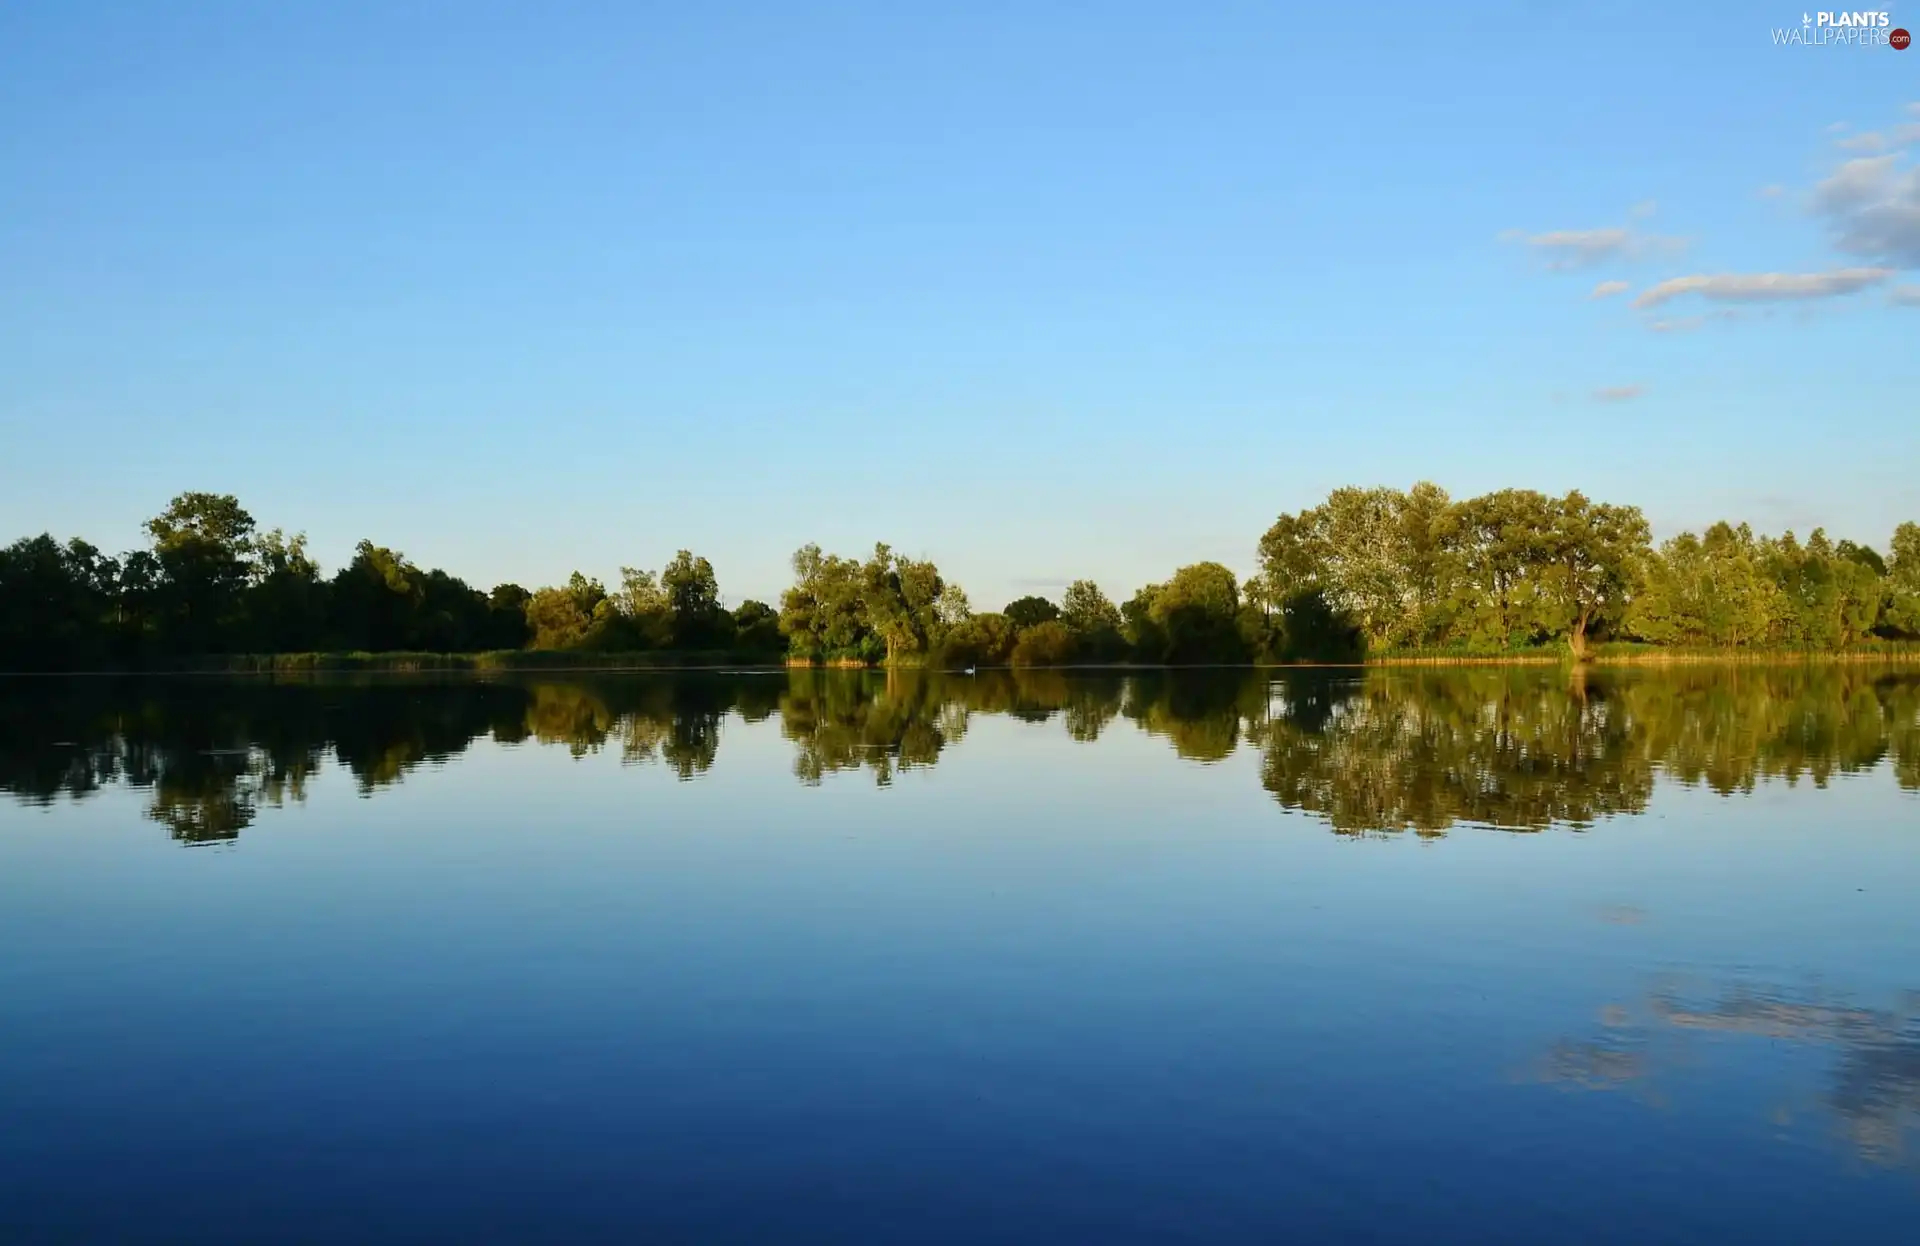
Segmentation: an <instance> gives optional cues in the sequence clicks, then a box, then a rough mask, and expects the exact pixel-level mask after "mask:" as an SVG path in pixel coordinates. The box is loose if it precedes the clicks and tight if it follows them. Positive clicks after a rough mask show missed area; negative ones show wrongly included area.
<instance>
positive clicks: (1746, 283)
mask: <svg viewBox="0 0 1920 1246" xmlns="http://www.w3.org/2000/svg"><path fill="white" fill-rule="evenodd" d="M1893 271H1894V270H1893V269H1891V268H1840V269H1835V270H1833V271H1832V272H1824V273H1713V274H1707V273H1699V274H1695V275H1692V276H1687V277H1669V278H1667V279H1666V280H1665V281H1662V282H1660V283H1659V284H1658V285H1655V286H1650V287H1648V288H1647V289H1645V290H1642V291H1641V292H1640V295H1639V297H1638V298H1636V299H1634V300H1633V305H1634V306H1635V307H1639V308H1647V307H1659V306H1660V305H1661V304H1663V303H1668V302H1671V301H1673V300H1674V299H1677V298H1681V297H1683V296H1685V295H1689V294H1697V295H1699V296H1700V297H1701V298H1703V299H1706V300H1708V301H1709V302H1714V303H1770V302H1775V301H1779V300H1783V299H1824V298H1835V297H1838V296H1840V295H1843V294H1852V293H1854V292H1855V291H1858V290H1864V289H1866V288H1867V287H1868V286H1873V285H1878V284H1879V283H1881V282H1883V281H1885V280H1886V279H1887V278H1888V277H1891V276H1892V275H1893Z"/></svg>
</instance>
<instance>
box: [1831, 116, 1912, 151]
mask: <svg viewBox="0 0 1920 1246" xmlns="http://www.w3.org/2000/svg"><path fill="white" fill-rule="evenodd" d="M1914 143H1920V121H1905V122H1902V123H1901V124H1899V125H1896V126H1889V127H1888V128H1887V129H1884V130H1864V131H1862V132H1861V133H1859V134H1855V135H1853V136H1852V137H1851V138H1843V139H1841V140H1840V141H1839V142H1837V143H1835V144H1834V146H1836V147H1839V148H1843V149H1844V150H1846V151H1896V150H1898V149H1900V148H1902V147H1907V146H1911V145H1912V144H1914Z"/></svg>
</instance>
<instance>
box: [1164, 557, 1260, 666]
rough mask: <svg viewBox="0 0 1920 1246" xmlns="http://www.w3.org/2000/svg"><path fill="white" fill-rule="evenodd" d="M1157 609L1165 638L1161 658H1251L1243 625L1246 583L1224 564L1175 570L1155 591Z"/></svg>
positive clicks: (1178, 660) (1191, 660)
mask: <svg viewBox="0 0 1920 1246" xmlns="http://www.w3.org/2000/svg"><path fill="white" fill-rule="evenodd" d="M1151 612H1152V617H1153V620H1154V622H1156V623H1158V624H1159V627H1160V630H1161V634H1162V635H1163V637H1164V644H1165V649H1164V651H1163V657H1162V659H1161V660H1163V661H1166V662H1174V663H1203V662H1240V661H1245V660H1246V657H1247V654H1246V651H1245V648H1244V645H1243V642H1242V640H1241V637H1240V627H1239V620H1240V587H1239V584H1238V583H1237V581H1236V580H1235V578H1234V574H1233V572H1231V571H1229V570H1228V569H1227V568H1226V567H1224V566H1222V565H1220V564H1219V563H1217V562H1200V563H1194V564H1192V565H1191V566H1186V567H1182V568H1180V569H1179V570H1178V571H1176V572H1174V573H1173V578H1172V579H1170V580H1168V581H1167V582H1166V584H1165V585H1163V586H1162V587H1161V589H1160V591H1159V593H1158V594H1157V595H1156V596H1155V598H1154V601H1153V605H1152V611H1151Z"/></svg>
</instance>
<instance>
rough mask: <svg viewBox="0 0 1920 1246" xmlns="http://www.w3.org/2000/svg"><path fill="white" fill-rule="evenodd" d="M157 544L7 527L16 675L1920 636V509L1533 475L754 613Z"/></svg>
mask: <svg viewBox="0 0 1920 1246" xmlns="http://www.w3.org/2000/svg"><path fill="white" fill-rule="evenodd" d="M145 532H146V536H147V538H148V541H147V545H146V546H145V547H144V548H140V549H135V550H132V551H130V552H127V553H125V554H123V555H120V556H118V557H114V556H109V555H107V554H105V553H103V552H102V551H100V550H99V549H97V548H95V547H94V546H92V545H90V544H88V543H87V542H85V541H82V540H78V539H75V540H70V541H67V542H65V543H64V544H63V543H61V542H59V541H57V540H55V539H54V538H53V537H52V536H51V535H46V534H43V535H41V536H38V537H31V538H25V539H22V540H19V541H16V542H15V543H14V544H12V545H10V546H7V547H6V548H5V549H0V669H53V670H59V669H88V668H99V667H139V666H143V665H147V664H151V663H155V662H162V661H165V660H167V659H169V658H178V657H183V656H192V655H219V654H239V653H260V654H289V653H309V652H316V651H334V652H343V651H345V652H370V653H382V652H408V651H412V652H429V653H474V652H482V651H498V650H542V651H556V650H558V651H568V650H572V651H583V652H587V653H603V654H611V653H640V652H648V651H658V652H663V653H680V654H687V653H701V654H711V655H723V656H726V657H728V658H729V659H732V660H759V661H775V660H780V659H783V658H784V659H786V660H789V661H798V662H808V663H816V664H833V663H842V664H849V665H871V664H882V663H884V664H888V665H908V664H913V665H937V666H953V667H983V666H986V667H991V666H1025V667H1041V666H1056V665H1068V664H1074V663H1088V664H1104V663H1143V664H1170V665H1182V664H1234V663H1247V662H1286V661H1352V660H1356V659H1359V658H1363V657H1365V656H1368V655H1379V654H1382V653H1390V652H1395V651H1411V650H1420V651H1435V652H1440V653H1446V652H1455V653H1472V654H1496V653H1511V652H1518V651H1527V650H1538V649H1541V648H1544V647H1552V648H1557V649H1564V650H1570V651H1571V652H1572V653H1573V654H1574V655H1575V656H1584V655H1585V654H1586V653H1587V652H1588V651H1589V650H1590V649H1591V647H1592V646H1593V645H1594V644H1596V643H1599V642H1603V641H1630V642H1638V643H1642V644H1648V645H1664V646H1699V647H1712V648H1754V649H1760V648H1797V649H1813V650H1837V649H1845V648H1848V647H1850V646H1855V645H1859V644H1861V643H1863V642H1871V641H1875V640H1895V641H1899V640H1914V639H1920V525H1916V524H1914V523H1903V524H1901V525H1900V526H1899V527H1898V528H1896V529H1895V531H1894V533H1893V535H1892V539H1891V541H1890V542H1889V544H1888V546H1887V552H1886V554H1885V555H1884V556H1883V555H1882V554H1881V553H1880V552H1879V551H1877V550H1875V549H1873V548H1871V547H1869V546H1865V545H1856V544H1854V543H1853V542H1851V541H1845V540H1842V541H1837V542H1835V541H1831V540H1829V539H1828V537H1827V536H1826V534H1825V533H1824V532H1823V531H1820V530H1818V529H1816V530H1815V531H1814V532H1813V533H1812V534H1811V535H1810V536H1809V537H1808V538H1807V539H1806V540H1805V541H1801V540H1800V539H1799V538H1797V537H1796V536H1795V535H1794V534H1793V533H1792V532H1787V533H1785V534H1783V535H1781V536H1778V537H1771V536H1756V535H1755V533H1754V532H1753V530H1752V529H1751V528H1750V527H1749V526H1747V525H1746V524H1740V525H1737V526H1735V525H1733V524H1729V523H1719V524H1715V525H1713V526H1712V527H1711V528H1708V529H1707V530H1706V531H1705V533H1703V534H1694V533H1683V534H1681V535H1679V536H1677V537H1674V538H1672V539H1671V540H1668V541H1665V542H1663V543H1661V544H1660V545H1658V546H1655V545H1654V544H1653V542H1652V539H1651V534H1650V530H1649V528H1648V525H1647V522H1646V519H1645V518H1644V517H1643V516H1642V514H1641V513H1640V511H1639V509H1638V508H1636V507H1632V506H1617V505H1611V504H1607V503H1596V502H1593V501H1590V500H1589V499H1588V498H1586V497H1585V496H1584V495H1583V494H1581V493H1578V492H1573V493H1569V494H1567V495H1565V496H1564V497H1558V498H1556V497H1550V496H1548V495H1545V494H1542V493H1538V492H1534V491H1531V490H1524V489H1506V490H1500V491H1497V492H1494V493H1488V494H1485V495H1482V496H1480V497H1474V498H1468V499H1464V500H1458V501H1456V500H1454V499H1452V498H1450V497H1449V496H1448V495H1447V493H1446V492H1445V490H1443V489H1441V488H1439V487H1438V486H1436V485H1432V484H1427V483H1422V484H1417V485H1415V486H1414V487H1413V488H1411V489H1407V490H1399V489H1390V488H1343V489H1336V490H1335V491H1334V492H1333V493H1332V494H1331V495H1329V496H1328V498H1327V499H1326V500H1325V501H1324V502H1323V503H1321V504H1320V505H1318V506H1315V507H1312V508H1309V509H1306V510H1302V511H1300V512H1298V513H1295V514H1283V515H1281V516H1280V517H1279V518H1278V519H1277V520H1276V521H1275V522H1274V524H1273V526H1272V527H1270V528H1269V529H1268V530H1267V531H1266V533H1265V534H1264V535H1262V536H1261V538H1260V540H1259V542H1258V544H1257V547H1256V555H1257V562H1258V570H1257V571H1256V573H1255V574H1253V575H1252V576H1250V577H1248V578H1247V579H1245V580H1244V581H1242V580H1241V579H1240V578H1238V577H1237V576H1236V575H1235V574H1234V572H1233V571H1231V570H1230V569H1229V568H1227V567H1226V566H1224V565H1222V564H1220V563H1218V562H1199V563H1194V564H1191V565H1189V566H1185V567H1181V568H1179V569H1178V570H1176V571H1175V572H1174V573H1173V574H1172V575H1171V576H1169V577H1168V578H1167V579H1166V580H1164V581H1161V582H1158V583H1154V584H1148V585H1145V586H1143V587H1141V588H1139V589H1138V590H1136V591H1135V592H1134V593H1133V595H1132V596H1131V597H1129V598H1127V599H1126V600H1125V601H1123V602H1120V603H1118V604H1116V603H1115V602H1113V601H1112V600H1111V599H1110V598H1108V597H1107V595H1106V594H1105V593H1104V592H1103V591H1102V590H1101V589H1100V587H1099V586H1098V585H1097V584H1095V583H1094V582H1093V581H1091V580H1087V579H1081V580H1075V581H1074V582H1073V583H1071V584H1070V585H1068V586H1067V588H1066V590H1065V591H1064V592H1063V593H1062V594H1061V595H1060V597H1059V600H1058V601H1055V600H1053V599H1051V598H1047V597H1043V596H1038V595H1032V596H1025V597H1021V598H1019V599H1017V600H1015V601H1012V602H1009V603H1007V604H1006V606H1005V607H1004V608H1003V609H1001V610H998V611H975V610H974V609H973V608H972V606H971V604H970V603H969V602H968V600H967V596H966V594H965V592H964V591H963V590H962V589H961V588H960V587H959V586H958V585H956V584H954V583H952V582H951V581H949V580H947V579H946V578H945V577H944V576H943V575H942V574H941V572H940V570H939V568H938V567H937V566H936V565H935V564H934V563H933V562H931V561H928V560H922V559H916V558H912V557H909V556H907V555H904V554H901V553H899V552H897V551H895V550H894V549H892V548H891V547H889V546H888V545H886V544H884V543H882V544H877V545H876V546H875V547H874V549H873V552H872V554H871V555H869V556H867V557H865V558H859V557H846V556H842V555H837V554H830V553H826V552H824V551H822V550H821V548H820V547H819V546H818V545H812V544H809V545H806V546H803V547H802V548H801V549H800V550H799V551H797V552H796V553H795V554H794V556H793V560H792V567H793V582H792V584H791V585H790V586H789V587H788V588H787V589H786V590H785V592H784V593H783V594H782V596H781V600H780V604H779V607H778V609H775V608H774V607H773V606H771V605H769V604H767V603H764V602H759V601H751V600H750V601H745V602H742V603H741V604H740V605H738V606H736V607H733V608H731V609H729V608H728V607H727V606H726V605H725V604H724V602H723V600H722V598H721V594H720V586H719V580H718V577H717V576H716V575H715V572H714V569H713V566H712V564H711V563H709V562H708V561H707V560H706V559H705V558H701V557H697V556H695V555H694V554H693V553H691V552H690V551H687V550H681V551H680V552H679V553H677V554H676V555H675V556H674V558H673V559H672V560H671V561H669V562H668V563H667V564H666V566H664V567H663V568H661V569H660V570H659V571H658V572H654V571H651V570H644V569H640V568H633V567H626V568H622V570H621V576H620V580H619V582H618V583H616V584H614V585H613V586H612V587H611V588H609V587H608V586H607V585H606V584H604V583H603V582H601V581H600V580H598V579H595V578H592V577H589V576H586V575H583V574H582V573H580V572H578V571H576V572H574V573H573V574H572V575H571V576H570V577H569V578H568V579H567V581H566V582H564V583H561V584H556V585H551V586H547V587H543V588H539V589H535V590H532V591H529V590H527V589H525V588H522V587H521V586H519V585H517V584H499V585H495V586H494V587H493V588H492V589H490V590H485V591H483V590H481V589H479V588H477V587H474V586H473V585H470V584H469V583H467V582H466V581H465V580H463V579H461V578H459V577H458V576H455V575H453V574H451V573H449V572H446V571H442V570H439V569H432V570H423V569H422V568H420V567H418V566H415V565H414V564H413V563H412V562H410V561H409V560H408V559H407V558H406V557H405V555H403V554H401V553H400V552H399V551H397V550H393V549H390V548H387V547H385V546H380V545H376V544H374V543H373V542H372V541H362V542H360V544H359V545H358V547H357V548H356V549H355V551H354V555H353V558H352V559H351V560H350V561H349V562H348V563H347V565H346V566H344V567H342V568H340V569H339V570H338V571H337V572H335V573H334V574H333V575H331V576H326V575H323V574H322V571H321V568H320V567H319V565H318V563H317V562H316V561H315V560H314V559H313V558H312V557H311V555H310V554H309V553H308V550H307V542H306V539H305V537H304V536H302V535H294V536H288V535H286V534H285V533H284V532H282V531H281V530H280V529H277V528H276V529H272V530H269V531H261V530H260V529H259V528H258V525H257V524H256V523H255V521H254V519H253V516H252V515H250V514H249V513H248V512H247V511H246V510H245V509H244V508H243V507H242V506H241V505H240V503H239V501H238V499H236V498H234V497H233V496H231V495H225V494H211V493H184V494H181V495H180V496H178V497H176V498H175V499H173V501H172V502H171V503H170V504H169V505H168V507H167V508H166V510H165V511H164V512H162V513H161V514H160V515H157V516H155V517H154V518H153V519H151V520H149V521H147V523H146V525H145Z"/></svg>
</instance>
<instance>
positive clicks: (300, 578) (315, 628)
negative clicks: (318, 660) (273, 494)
mask: <svg viewBox="0 0 1920 1246" xmlns="http://www.w3.org/2000/svg"><path fill="white" fill-rule="evenodd" d="M326 593H327V586H326V584H325V583H324V582H323V581H322V580H321V579H320V564H319V563H317V562H315V561H314V560H313V559H312V558H311V557H310V556H309V555H308V554H307V537H306V534H305V533H297V534H295V535H294V536H291V537H289V536H287V535H286V534H285V533H283V532H281V531H280V529H278V528H275V529H273V530H272V531H271V532H267V533H264V534H263V535H262V536H261V537H260V538H259V540H258V541H256V542H255V546H254V560H253V584H252V587H251V588H249V589H248V590H247V594H246V615H247V624H248V626H247V632H248V644H249V646H250V647H251V648H254V649H257V650H259V651H260V652H262V653H298V652H302V651H304V650H311V649H318V648H319V647H320V646H321V645H322V644H323V643H325V635H326V625H327V597H326Z"/></svg>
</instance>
